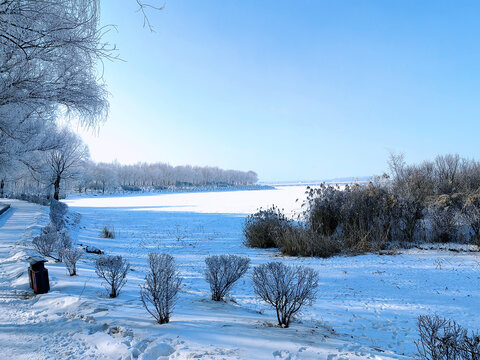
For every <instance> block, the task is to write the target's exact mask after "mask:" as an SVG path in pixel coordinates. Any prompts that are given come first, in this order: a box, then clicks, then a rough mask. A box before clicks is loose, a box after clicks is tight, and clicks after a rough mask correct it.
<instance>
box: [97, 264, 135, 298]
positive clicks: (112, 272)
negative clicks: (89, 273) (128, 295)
mask: <svg viewBox="0 0 480 360" xmlns="http://www.w3.org/2000/svg"><path fill="white" fill-rule="evenodd" d="M129 269H130V263H129V262H128V261H127V260H125V259H123V258H122V257H121V256H119V255H117V256H100V257H99V258H98V259H97V260H96V261H95V272H96V273H97V275H98V277H100V278H102V279H104V280H105V281H106V282H107V285H108V286H107V290H108V291H109V292H110V297H111V298H115V297H117V296H118V295H119V294H120V290H121V288H122V287H123V286H124V285H125V284H126V282H127V279H126V278H127V273H128V270H129Z"/></svg>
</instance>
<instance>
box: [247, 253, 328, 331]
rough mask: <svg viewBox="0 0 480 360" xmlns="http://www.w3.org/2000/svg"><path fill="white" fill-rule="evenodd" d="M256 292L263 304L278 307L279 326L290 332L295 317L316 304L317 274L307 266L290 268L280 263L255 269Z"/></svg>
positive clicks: (271, 263)
mask: <svg viewBox="0 0 480 360" xmlns="http://www.w3.org/2000/svg"><path fill="white" fill-rule="evenodd" d="M252 280H253V288H254V291H255V294H256V295H257V296H258V297H260V298H261V299H262V300H263V301H265V302H267V303H268V304H270V305H272V306H273V307H275V311H276V313H277V320H278V325H279V326H280V327H285V328H287V327H288V326H289V325H290V321H291V318H292V316H293V315H295V314H296V313H297V312H298V311H300V309H301V308H302V307H303V306H304V305H309V304H311V303H312V302H313V301H314V300H315V296H316V294H317V287H318V274H317V272H316V271H315V270H313V269H311V268H309V267H305V266H296V267H292V266H288V265H285V264H283V263H279V262H270V263H267V264H262V265H258V266H256V267H255V268H254V269H253V276H252Z"/></svg>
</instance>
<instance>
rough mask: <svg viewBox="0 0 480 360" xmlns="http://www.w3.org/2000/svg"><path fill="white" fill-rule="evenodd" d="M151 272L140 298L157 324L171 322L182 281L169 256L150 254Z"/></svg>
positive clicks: (172, 259) (142, 288) (141, 289)
mask: <svg viewBox="0 0 480 360" xmlns="http://www.w3.org/2000/svg"><path fill="white" fill-rule="evenodd" d="M148 266H149V271H148V273H147V275H146V276H145V283H144V284H143V285H142V286H141V287H140V298H141V300H142V304H143V306H144V307H145V309H146V310H147V311H148V312H149V313H150V314H151V315H152V316H153V317H154V318H155V320H156V321H157V323H159V324H165V323H168V322H169V321H170V316H171V315H172V311H173V308H174V306H175V301H176V298H177V294H178V290H180V286H181V284H182V279H181V277H180V275H179V273H178V270H177V268H176V266H175V260H174V258H173V256H171V255H169V254H155V253H150V254H148Z"/></svg>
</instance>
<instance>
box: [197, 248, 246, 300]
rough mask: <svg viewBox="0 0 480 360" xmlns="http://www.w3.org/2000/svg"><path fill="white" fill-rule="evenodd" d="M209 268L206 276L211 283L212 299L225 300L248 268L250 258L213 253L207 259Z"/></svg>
mask: <svg viewBox="0 0 480 360" xmlns="http://www.w3.org/2000/svg"><path fill="white" fill-rule="evenodd" d="M205 263H206V265H207V269H206V271H205V277H206V279H207V281H208V283H209V284H210V290H211V292H212V300H214V301H220V300H223V298H224V297H225V295H226V294H228V292H229V291H230V290H231V288H232V287H233V285H234V284H235V282H237V281H238V279H240V278H241V277H242V276H243V275H245V273H246V272H247V270H248V267H249V265H250V259H249V258H247V257H244V256H237V255H213V256H209V257H207V258H206V259H205Z"/></svg>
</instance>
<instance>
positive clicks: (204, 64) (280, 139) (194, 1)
mask: <svg viewBox="0 0 480 360" xmlns="http://www.w3.org/2000/svg"><path fill="white" fill-rule="evenodd" d="M151 1H156V0H151ZM102 6H103V7H102V17H103V21H104V23H105V24H106V23H113V24H116V25H118V32H117V33H111V34H109V35H108V39H109V40H110V41H112V42H115V43H116V44H117V45H118V47H119V48H120V55H121V57H122V58H123V59H125V60H126V62H114V63H110V62H107V63H106V64H105V80H106V82H107V84H108V89H109V91H110V93H111V97H110V101H111V111H110V114H109V119H108V121H107V122H106V123H105V124H104V125H103V126H102V127H101V128H100V129H99V133H98V135H95V136H94V135H92V134H90V133H86V134H84V139H85V140H86V141H87V143H88V144H89V146H90V151H91V155H92V158H93V159H94V160H96V161H112V160H114V159H117V160H118V161H119V162H120V163H134V162H138V161H147V162H155V161H162V162H168V163H170V164H172V165H182V164H192V165H212V166H219V167H222V168H233V169H239V170H254V171H256V172H258V174H259V176H260V179H261V180H264V181H271V180H313V179H327V178H333V177H343V176H362V175H371V174H381V173H382V172H383V171H385V170H386V169H387V165H386V159H387V156H388V153H389V151H395V152H404V153H405V154H406V158H407V161H409V162H417V161H421V160H424V159H428V158H433V157H434V156H435V155H436V154H438V153H448V152H452V153H459V154H460V155H461V156H465V157H475V158H477V159H480V146H479V136H480V69H479V67H480V3H479V2H476V1H383V0H382V1H338V0H332V1H320V0H312V1H278V0H277V1H263V0H262V1H258V0H242V1H228V0H218V1H209V0H205V1H198V0H189V1H184V0H170V1H167V2H166V3H165V9H164V10H162V11H159V12H150V20H151V22H152V24H153V25H154V27H155V30H156V32H155V33H150V32H149V31H148V30H146V29H144V28H142V21H143V20H142V16H141V15H140V14H139V13H137V12H135V11H136V3H135V1H134V0H128V1H118V0H104V1H102Z"/></svg>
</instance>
